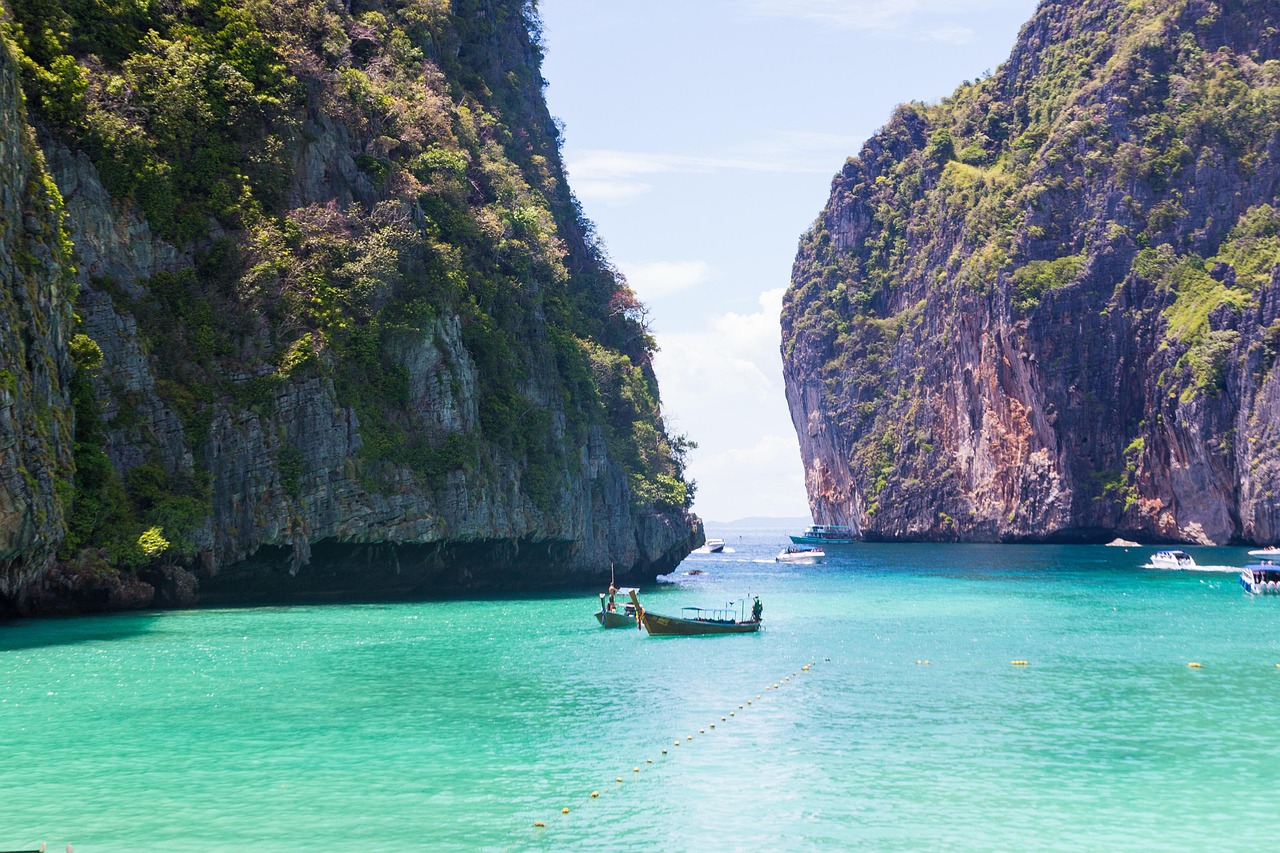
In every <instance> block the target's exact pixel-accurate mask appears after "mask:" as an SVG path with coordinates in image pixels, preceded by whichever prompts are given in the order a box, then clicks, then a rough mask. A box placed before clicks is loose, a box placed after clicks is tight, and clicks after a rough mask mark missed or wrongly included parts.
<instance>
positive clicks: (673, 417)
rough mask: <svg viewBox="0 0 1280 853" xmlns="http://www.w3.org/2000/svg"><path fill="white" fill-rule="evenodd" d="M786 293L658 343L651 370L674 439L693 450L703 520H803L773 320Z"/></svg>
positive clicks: (799, 473)
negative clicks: (678, 436) (683, 437)
mask: <svg viewBox="0 0 1280 853" xmlns="http://www.w3.org/2000/svg"><path fill="white" fill-rule="evenodd" d="M783 290H784V289H783V288H777V289H775V290H768V291H765V292H764V293H761V294H760V299H759V303H760V310H759V311H755V312H752V313H749V314H744V313H739V312H728V313H724V314H719V315H713V316H711V317H709V318H707V322H706V324H705V325H704V326H703V328H701V329H699V330H698V331H694V332H676V333H662V334H659V335H658V344H659V346H660V347H661V350H660V351H659V352H658V354H657V358H656V360H655V362H654V368H655V369H656V370H657V373H658V384H659V386H660V387H661V388H662V399H663V409H664V411H665V412H666V413H667V415H668V422H669V425H670V426H671V427H672V428H673V430H674V431H676V432H687V433H688V434H689V436H690V437H691V438H693V439H694V440H695V441H697V442H698V443H699V448H698V449H697V450H695V451H693V453H691V454H690V457H689V469H688V473H689V476H691V477H693V478H694V479H695V480H697V481H698V497H697V503H696V504H695V507H694V508H695V510H697V512H698V513H699V514H701V515H702V516H703V517H705V518H712V519H717V520H731V519H735V518H741V517H743V516H748V515H778V516H796V515H804V514H805V513H806V512H807V511H808V509H807V503H806V499H805V492H804V474H803V470H802V467H801V464H800V450H799V444H798V442H797V440H796V438H795V433H794V431H793V429H792V427H791V416H790V414H789V412H788V411H787V406H786V400H785V396H784V394H783V393H782V358H781V356H780V355H779V353H778V347H779V341H780V338H781V332H780V331H779V328H778V315H779V313H780V311H781V309H782V294H783Z"/></svg>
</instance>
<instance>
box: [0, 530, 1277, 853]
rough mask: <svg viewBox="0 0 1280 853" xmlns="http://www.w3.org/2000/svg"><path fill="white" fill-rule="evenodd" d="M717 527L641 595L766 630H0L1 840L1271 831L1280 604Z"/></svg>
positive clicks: (1175, 840)
mask: <svg viewBox="0 0 1280 853" xmlns="http://www.w3.org/2000/svg"><path fill="white" fill-rule="evenodd" d="M709 533H710V534H711V535H716V536H723V537H724V538H725V539H727V540H728V542H729V547H730V549H732V550H733V553H726V554H719V555H714V554H694V555H692V556H690V558H689V559H688V560H686V561H685V562H684V564H682V565H681V566H680V568H679V569H678V571H677V573H676V574H675V575H673V576H672V578H673V579H674V580H675V581H676V583H673V584H670V585H663V586H660V587H657V588H651V589H646V590H644V591H643V593H644V594H643V599H642V600H643V601H644V602H645V604H646V605H647V606H648V607H649V608H650V609H652V610H657V611H660V612H672V611H675V610H677V609H678V608H679V607H681V606H684V605H694V604H698V605H711V606H716V605H719V604H722V603H723V602H724V601H725V599H727V598H738V597H740V596H742V595H745V594H748V593H751V594H759V595H760V597H761V599H762V600H763V602H764V605H765V622H766V626H767V627H766V630H765V631H763V632H762V633H760V634H758V635H745V636H731V637H697V638H662V639H656V638H649V637H647V636H645V635H643V634H640V633H638V632H635V631H631V630H617V631H604V630H602V629H600V628H599V626H598V625H597V624H596V621H595V619H594V618H593V617H592V613H593V612H594V610H595V609H596V607H597V600H596V598H595V596H594V595H593V594H591V593H585V594H575V595H555V596H546V597H539V598H518V599H501V600H499V599H492V600H472V601H445V602H425V603H404V604H388V605H358V606H326V607H294V608H259V609H243V610H235V609H227V610H203V611H189V612H176V613H149V614H142V615H123V616H110V617H100V618H99V617H95V618H83V619H76V620H50V621H31V622H24V623H17V624H11V625H4V626H0V684H2V685H3V692H2V694H0V738H2V742H3V749H2V751H0V849H4V850H8V849H34V848H35V847H36V846H38V844H39V843H40V842H41V841H45V842H48V844H49V849H50V850H58V851H61V850H62V849H63V846H64V845H65V844H66V842H68V841H70V842H73V843H74V845H75V850H76V853H105V851H138V850H158V851H209V850H236V849H245V848H248V847H251V846H252V847H253V848H254V849H256V850H258V851H277V850H278V851H298V850H355V849H363V850H387V851H392V850H395V851H402V850H417V849H432V850H451V849H452V850H472V849H494V850H505V849H512V850H520V849H547V850H551V849H557V850H558V849H566V848H570V849H584V850H585V849H599V848H601V847H604V846H608V847H611V848H616V849H636V850H639V849H647V850H653V849H660V850H677V851H678V850H736V849H741V850H747V849H761V848H762V847H763V848H765V849H840V848H850V847H857V848H861V849H869V850H921V849H930V850H971V849H973V850H991V849H1002V850H1013V849H1038V850H1044V849H1063V850H1080V849H1094V850H1103V849H1126V850H1138V849H1166V850H1168V849H1178V850H1197V849H1204V850H1208V849H1215V850H1223V849H1227V850H1254V849H1262V848H1270V847H1273V846H1274V845H1275V824H1274V823H1272V822H1271V815H1272V813H1273V812H1274V810H1275V794H1276V791H1277V790H1280V725H1277V720H1276V715H1275V712H1276V710H1277V708H1280V705H1278V704H1277V698H1278V696H1280V668H1277V666H1276V665H1277V664H1278V663H1280V598H1276V597H1264V598H1253V597H1250V596H1247V595H1246V594H1244V593H1243V591H1242V590H1241V589H1240V587H1239V585H1238V583H1237V581H1236V573H1232V572H1228V571H1217V572H1213V571H1209V572H1172V571H1160V570H1152V569H1144V568H1142V567H1141V566H1142V564H1143V563H1145V561H1146V557H1147V556H1148V555H1149V553H1150V552H1151V550H1152V549H1134V550H1129V551H1126V550H1124V549H1117V548H1104V547H1067V546H1064V547H1053V546H934V545H929V546H924V545H862V546H856V547H854V548H851V549H848V550H847V551H846V552H844V553H843V554H842V555H840V556H833V557H830V558H829V559H828V561H827V563H826V564H825V565H821V566H783V565H780V564H776V563H774V562H773V561H772V556H773V554H774V553H776V551H777V550H778V549H779V548H780V547H781V545H782V544H783V542H784V541H785V537H784V536H783V535H782V531H745V530H744V531H735V530H711V531H709ZM1188 550H1189V551H1190V552H1191V553H1192V555H1193V556H1194V557H1195V558H1196V560H1197V561H1198V562H1200V563H1202V564H1217V565H1221V566H1231V565H1237V566H1238V565H1242V564H1243V563H1244V562H1246V557H1245V554H1244V550H1243V549H1227V548H1218V549H1208V548H1206V549H1188ZM692 570H702V572H703V573H702V574H695V575H691V574H689V572H690V571H692ZM1015 659H1016V660H1027V661H1028V665H1027V666H1012V665H1011V664H1010V661H1011V660H1015ZM917 661H921V663H917ZM923 661H928V663H927V664H926V663H923ZM1191 661H1195V662H1199V663H1201V664H1202V667H1201V668H1198V669H1197V668H1190V667H1188V666H1187V663H1188V662H1191ZM809 663H813V664H814V666H812V667H811V669H810V670H808V671H805V670H803V669H802V668H801V667H802V666H803V665H804V664H809ZM793 673H794V675H793ZM786 678H790V680H789V681H785V680H783V679H786ZM775 683H776V684H779V685H781V686H780V687H779V688H778V689H777V690H773V689H766V688H771V687H772V685H773V684H775ZM757 696H759V697H761V698H760V699H757V698H756V697H757ZM748 701H750V702H751V704H747V702H748ZM739 705H742V706H743V707H742V709H741V710H739V708H738V706H739ZM730 713H732V714H733V716H729V715H730ZM721 717H725V720H724V721H722V720H721ZM712 724H714V725H715V728H714V729H712V728H710V726H711V725H712ZM700 730H701V732H700ZM690 737H692V740H689V738H690ZM676 741H679V742H680V744H681V745H680V746H678V747H677V746H675V742H676ZM663 749H666V750H667V754H665V755H664V754H663V753H662V750H663ZM649 760H652V762H653V763H651V764H650V763H648V762H649ZM633 768H639V771H640V772H638V773H636V772H633ZM618 777H621V778H622V780H623V781H622V782H620V783H619V782H616V781H615V779H616V778H618ZM592 791H599V792H600V796H599V797H598V798H594V799H593V798H591V796H590V794H591V792H592ZM563 808H569V809H570V810H571V811H570V813H569V814H562V812H561V810H562V809H563ZM536 821H541V822H543V823H544V824H545V827H543V828H538V827H535V826H534V823H535V822H536Z"/></svg>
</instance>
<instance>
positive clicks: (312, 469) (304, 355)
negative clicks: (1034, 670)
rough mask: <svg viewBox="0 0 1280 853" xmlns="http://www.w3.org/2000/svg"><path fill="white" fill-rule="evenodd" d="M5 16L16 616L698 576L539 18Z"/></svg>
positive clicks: (316, 10) (529, 12) (637, 314)
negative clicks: (568, 154)
mask: <svg viewBox="0 0 1280 853" xmlns="http://www.w3.org/2000/svg"><path fill="white" fill-rule="evenodd" d="M6 2H8V0H6ZM10 6H11V8H12V12H13V22H12V24H11V30H10V32H11V34H12V35H13V38H14V41H13V42H12V44H13V45H14V49H15V50H17V51H19V53H20V58H21V59H22V61H23V62H25V66H24V67H25V68H26V72H24V73H25V75H26V76H24V78H23V83H24V85H25V86H26V87H27V89H28V100H29V102H31V103H32V104H35V105H37V106H33V107H32V108H31V113H30V115H28V113H27V111H26V110H25V109H24V107H23V105H22V103H21V99H20V94H19V90H18V88H17V79H16V77H15V75H14V73H13V71H12V68H11V67H10V66H11V65H12V63H10V66H6V71H7V73H5V74H0V100H2V101H3V103H2V104H0V110H2V111H3V115H4V118H5V121H4V122H3V124H2V125H0V127H3V128H4V134H5V135H4V137H3V139H2V140H0V144H3V146H4V148H3V150H2V151H0V155H2V156H3V167H4V169H5V173H4V175H3V185H2V187H0V200H2V201H3V204H4V209H3V211H0V241H4V242H5V252H4V253H3V258H4V260H5V263H6V264H9V266H6V267H5V268H4V269H3V270H2V271H0V272H3V274H4V275H5V276H6V278H5V295H6V298H7V299H8V300H9V302H6V303H5V307H4V315H3V317H2V318H0V321H2V322H3V323H4V325H3V326H0V334H3V335H4V336H5V337H4V341H5V347H4V350H3V352H2V353H0V357H3V358H4V359H8V360H9V361H12V362H13V366H11V365H10V364H9V363H8V362H6V363H0V368H3V369H4V370H5V372H4V373H0V377H8V378H6V379H5V383H4V384H2V385H0V431H3V430H9V432H0V436H2V438H0V441H3V442H4V443H3V444H0V451H2V452H3V453H4V455H3V457H0V524H3V525H4V527H3V531H4V534H5V536H6V537H7V539H6V540H5V541H4V543H0V544H3V545H4V548H5V549H6V550H4V551H0V560H3V561H7V562H4V563H3V564H2V565H4V566H5V567H6V568H5V569H4V574H3V575H0V583H3V584H4V585H3V586H0V610H16V611H19V612H38V611H49V610H66V609H74V608H77V607H80V608H98V607H126V606H145V605H148V604H157V605H166V604H175V603H190V602H192V601H195V600H197V596H199V599H200V600H206V601H209V600H219V601H223V600H245V599H248V598H254V597H257V598H262V597H272V598H282V599H287V598H292V597H297V596H300V595H346V596H381V595H393V594H412V595H429V594H435V593H440V592H444V591H449V590H457V589H465V588H477V587H494V586H500V585H508V586H521V587H525V588H536V587H549V586H564V585H569V584H582V583H588V582H590V583H598V582H600V581H602V580H604V579H607V578H608V577H609V575H610V571H611V567H615V568H616V575H617V576H618V578H619V579H622V578H628V577H629V578H632V579H640V578H652V577H654V576H656V575H657V574H659V573H661V572H665V571H669V570H670V569H671V568H673V567H674V566H675V564H676V563H678V562H679V561H680V560H681V559H683V558H684V556H685V555H686V554H687V553H688V552H689V551H690V550H692V549H693V548H695V547H697V546H698V545H699V544H701V542H702V529H701V523H700V522H699V520H698V519H697V518H696V517H695V516H693V515H692V514H691V513H690V512H689V511H688V506H689V504H690V502H691V497H692V493H691V491H690V488H689V486H688V485H687V484H686V483H685V482H684V480H683V472H682V459H681V450H680V448H681V446H682V445H681V442H679V441H677V440H674V439H672V438H671V437H669V436H668V435H667V432H666V430H665V427H664V425H663V422H662V419H661V413H660V410H659V407H658V399H657V385H656V379H655V377H654V374H653V371H652V368H651V365H650V358H651V351H652V340H651V339H650V338H649V335H648V333H647V330H646V329H645V328H644V326H643V323H642V316H643V312H642V311H641V309H640V306H639V304H638V303H637V302H636V301H635V298H634V295H633V294H631V292H630V291H629V290H628V289H627V288H626V285H625V283H624V282H623V281H621V279H620V277H619V276H617V275H616V273H615V272H614V270H613V269H612V267H610V265H609V264H608V262H607V260H606V259H605V258H604V256H603V251H602V249H601V248H600V246H599V244H598V241H597V240H596V238H595V236H594V233H593V231H592V229H591V226H590V223H588V222H586V221H585V220H584V219H583V218H582V217H581V214H580V212H579V210H578V208H577V204H576V201H575V200H574V199H573V197H572V195H571V193H570V191H569V189H568V186H567V183H566V181H565V176H564V171H563V167H562V165H561V162H560V158H559V150H558V132H557V130H556V127H555V124H554V123H553V121H552V120H551V117H550V115H549V114H548V113H547V110H546V106H545V103H544V102H543V99H542V92H541V89H542V86H543V81H542V78H541V73H540V70H539V64H540V59H541V54H540V46H539V44H538V22H537V19H536V13H535V11H534V7H533V5H532V4H527V3H522V2H504V0H460V2H456V3H453V4H439V3H434V2H427V3H417V4H393V3H381V2H372V3H362V4H359V8H355V7H352V6H350V4H348V6H346V7H343V6H342V5H341V4H338V5H334V4H327V3H324V2H310V0H288V2H281V3H277V4H244V3H238V2H230V1H229V2H226V3H223V4H221V7H220V11H219V12H218V14H217V15H216V16H212V17H203V16H202V15H197V14H195V12H193V11H192V10H191V9H187V8H185V7H184V8H169V7H168V6H164V4H156V5H155V6H154V7H148V8H147V9H138V10H135V12H136V14H135V13H130V15H132V16H133V17H130V15H115V16H108V17H107V18H104V19H101V20H99V19H98V18H96V17H94V16H96V15H100V14H102V12H101V10H97V9H76V10H71V11H68V10H66V9H63V10H62V11H61V12H60V14H62V15H63V19H62V20H60V21H59V22H58V26H57V27H45V26H44V21H43V19H42V18H41V16H42V15H44V14H46V12H47V9H45V8H44V7H43V6H40V5H39V4H32V3H28V2H25V0H12V2H11V3H10ZM162 6H163V8H162ZM139 16H140V17H139ZM135 18H136V20H135ZM22 51H25V53H22ZM68 63H70V64H68ZM28 121H30V124H32V125H34V126H36V127H37V128H39V131H40V133H39V139H40V142H41V145H42V147H43V149H44V155H43V157H44V158H47V161H48V163H49V173H50V174H51V175H52V177H53V179H54V180H55V181H56V184H57V187H59V188H60V189H61V198H58V194H57V192H56V191H55V190H54V189H53V183H52V182H49V181H47V180H46V181H44V182H42V178H43V175H44V173H43V172H42V170H41V168H42V167H41V163H42V162H43V160H42V155H41V152H40V150H39V148H37V147H36V146H35V144H34V139H35V136H34V135H33V134H32V133H31V131H30V129H29V127H28ZM20 131H21V132H20ZM11 133H12V139H11V138H10V134H11ZM31 187H35V188H36V189H40V190H41V191H44V190H47V191H48V193H50V196H49V200H48V201H47V202H46V201H40V199H41V198H43V197H41V196H38V194H37V195H33V190H32V189H31ZM33 199H35V201H33ZM63 199H65V210H66V228H67V231H68V232H69V235H70V238H71V242H72V243H73V244H74V247H75V248H74V252H75V254H74V261H75V264H76V272H75V276H76V278H77V279H78V285H79V296H78V300H77V302H76V304H75V307H76V312H77V322H78V323H79V326H78V328H77V329H76V330H74V331H75V332H77V333H79V334H81V335H83V336H84V339H85V340H86V341H91V342H93V343H96V349H97V350H100V351H101V362H100V364H98V363H97V362H93V363H89V362H86V363H85V364H83V365H81V366H80V367H79V368H74V366H73V364H72V362H71V360H70V359H69V358H68V356H67V354H66V349H67V347H66V338H67V336H68V334H69V332H71V331H72V330H70V329H69V327H68V324H69V322H70V319H71V312H70V302H69V298H70V289H69V288H70V285H71V281H70V279H69V278H68V271H69V269H70V267H69V266H68V259H67V258H65V257H63V256H61V255H59V254H58V253H59V252H60V251H63V250H64V247H63V245H62V244H60V243H59V242H58V241H57V239H55V238H56V237H57V236H58V233H59V232H58V230H57V229H58V221H59V220H58V211H59V207H58V205H60V204H62V203H63V201H62V200H63ZM36 202H39V204H37V203H36ZM40 204H43V205H44V207H43V208H41V207H40V206H39V205H40ZM24 217H25V218H24ZM23 223H28V224H26V225H25V228H26V230H25V231H24V230H23V229H24V224H23ZM31 223H34V224H31ZM33 228H34V229H35V231H34V232H33V231H32V229H33ZM14 241H18V244H20V245H21V246H23V247H26V248H25V249H24V250H23V251H26V252H27V253H28V254H30V255H31V256H32V257H33V258H35V259H36V261H33V264H34V266H31V265H29V266H31V268H30V269H28V268H26V267H24V268H22V269H21V270H19V269H17V267H16V266H15V265H13V264H10V258H13V257H20V258H25V257H26V256H27V255H26V254H23V251H16V252H14V251H10V250H9V246H10V245H11V244H14ZM46 246H47V248H46ZM15 275H25V276H26V278H25V279H23V278H13V276H15ZM11 279H12V280H13V281H14V282H16V283H15V284H13V285H11V284H10V281H11ZM24 281H26V282H27V284H25V285H23V284H22V282H24ZM24 287H25V290H24V289H23V288H24ZM17 297H23V298H24V299H25V300H26V301H21V300H19V301H17V302H16V303H15V304H14V305H13V306H12V307H10V303H11V302H15V299H17ZM30 317H35V319H34V320H33V319H29V318H30ZM10 340H12V341H13V342H14V343H13V344H12V345H10ZM73 368H74V369H73ZM73 379H74V382H73V381H72V380H73ZM75 382H79V383H81V385H80V386H77V387H83V388H85V389H86V394H85V395H84V397H83V398H82V400H81V402H80V403H77V405H76V408H75V411H76V412H77V414H78V417H77V418H76V419H75V421H74V424H73V422H72V419H71V408H70V406H69V399H70V398H69V392H68V390H67V386H68V383H71V384H73V385H74V384H75ZM82 404H83V405H82ZM46 410H47V411H48V412H52V414H50V415H48V416H46V414H45V412H46ZM73 432H74V436H75V441H76V445H75V451H76V452H75V457H74V458H75V463H76V464H74V465H73V464H72V453H71V450H72V447H71V442H72V433H73ZM10 435H12V436H13V438H12V441H11V440H10V438H9V436H10ZM57 477H62V478H64V480H65V481H66V484H67V485H66V487H64V488H63V490H62V492H61V493H64V494H65V497H66V501H67V502H68V503H69V509H68V507H64V506H62V505H61V504H60V503H59V500H58V498H57V495H58V494H60V492H58V490H56V489H55V488H54V481H55V478H57ZM64 512H65V514H67V515H68V517H69V521H68V522H64V519H63V516H64ZM64 533H65V537H64ZM59 548H61V557H62V562H61V563H60V564H59V565H58V567H57V568H55V569H53V570H49V563H50V558H51V556H52V555H53V554H54V552H55V551H57V550H58V549H59ZM104 577H105V578H109V579H111V581H110V583H106V585H105V586H104V583H105V582H104V581H103V578H104Z"/></svg>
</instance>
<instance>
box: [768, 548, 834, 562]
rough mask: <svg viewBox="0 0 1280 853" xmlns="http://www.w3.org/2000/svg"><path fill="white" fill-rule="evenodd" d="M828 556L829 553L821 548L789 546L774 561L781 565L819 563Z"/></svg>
mask: <svg viewBox="0 0 1280 853" xmlns="http://www.w3.org/2000/svg"><path fill="white" fill-rule="evenodd" d="M826 556H827V552H826V551H823V550H822V549H821V548H809V547H804V546H801V545H788V546H787V547H786V548H783V549H782V550H781V551H779V552H778V556H776V557H774V560H775V561H777V562H779V563H819V562H821V561H822V560H824V559H826Z"/></svg>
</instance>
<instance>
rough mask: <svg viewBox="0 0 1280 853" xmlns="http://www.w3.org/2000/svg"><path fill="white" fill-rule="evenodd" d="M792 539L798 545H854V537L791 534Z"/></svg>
mask: <svg viewBox="0 0 1280 853" xmlns="http://www.w3.org/2000/svg"><path fill="white" fill-rule="evenodd" d="M791 541H792V542H793V543H794V544H796V545H852V544H854V541H855V540H853V539H828V538H825V537H820V536H804V535H803V534H801V535H797V534H794V533H793V534H791Z"/></svg>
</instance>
